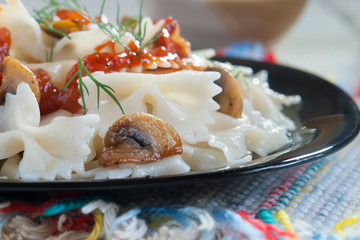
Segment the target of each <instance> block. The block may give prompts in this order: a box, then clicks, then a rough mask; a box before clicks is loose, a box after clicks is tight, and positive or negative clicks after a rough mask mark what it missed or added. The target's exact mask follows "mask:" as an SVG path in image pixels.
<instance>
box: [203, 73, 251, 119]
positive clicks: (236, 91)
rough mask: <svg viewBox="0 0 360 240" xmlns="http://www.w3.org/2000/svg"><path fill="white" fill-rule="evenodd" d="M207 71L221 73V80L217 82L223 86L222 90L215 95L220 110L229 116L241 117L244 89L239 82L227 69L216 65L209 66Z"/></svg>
mask: <svg viewBox="0 0 360 240" xmlns="http://www.w3.org/2000/svg"><path fill="white" fill-rule="evenodd" d="M205 71H216V72H219V73H220V74H221V77H220V79H219V80H216V81H215V83H216V84H217V85H219V86H220V87H221V88H222V92H221V93H219V94H218V95H216V96H215V97H214V100H215V101H216V102H217V103H218V104H219V105H220V109H219V110H218V111H219V112H221V113H224V114H227V115H229V116H232V117H235V118H240V117H241V114H242V109H243V97H244V98H245V96H242V95H243V91H242V89H241V86H240V85H239V83H238V82H237V81H236V80H235V78H234V77H233V76H231V74H230V73H229V72H228V71H226V70H225V69H223V68H221V67H218V66H214V67H208V68H206V69H205Z"/></svg>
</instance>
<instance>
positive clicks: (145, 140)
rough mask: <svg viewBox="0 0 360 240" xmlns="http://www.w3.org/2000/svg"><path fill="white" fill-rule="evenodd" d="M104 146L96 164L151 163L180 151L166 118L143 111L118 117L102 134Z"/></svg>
mask: <svg viewBox="0 0 360 240" xmlns="http://www.w3.org/2000/svg"><path fill="white" fill-rule="evenodd" d="M104 144H105V150H104V151H102V152H101V153H100V155H99V164H100V165H101V166H103V167H110V166H113V165H116V164H123V163H150V162H155V161H158V160H160V159H162V158H165V157H169V156H172V155H176V154H181V153H182V151H183V150H182V144H181V139H180V137H179V135H178V133H177V132H176V130H175V129H174V128H173V127H172V126H170V125H169V124H167V123H166V122H165V121H163V120H161V119H159V118H157V117H155V116H153V115H150V114H146V113H134V114H132V115H129V116H124V117H122V118H120V119H119V120H117V121H116V122H115V123H114V124H113V125H112V126H111V127H110V128H109V130H108V131H107V133H106V135H105V138H104Z"/></svg>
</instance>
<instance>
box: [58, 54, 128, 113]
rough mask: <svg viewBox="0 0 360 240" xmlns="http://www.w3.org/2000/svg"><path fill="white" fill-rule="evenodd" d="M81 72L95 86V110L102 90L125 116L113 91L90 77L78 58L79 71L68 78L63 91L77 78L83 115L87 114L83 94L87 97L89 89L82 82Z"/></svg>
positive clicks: (98, 105) (98, 104)
mask: <svg viewBox="0 0 360 240" xmlns="http://www.w3.org/2000/svg"><path fill="white" fill-rule="evenodd" d="M82 71H84V72H85V74H86V75H87V76H88V77H89V78H90V79H91V80H92V81H93V82H94V83H95V85H96V89H97V108H98V109H99V107H100V90H101V89H102V90H103V91H104V92H105V93H107V94H108V95H109V96H110V97H111V98H112V99H113V100H114V101H115V103H116V104H117V105H118V106H119V108H120V110H121V112H122V113H123V114H124V115H125V112H124V109H123V108H122V106H121V104H120V102H119V100H118V99H117V98H116V97H115V95H114V93H115V90H114V89H112V88H111V87H110V86H108V85H106V84H103V83H101V82H99V81H98V80H97V79H96V78H94V76H93V75H91V73H90V72H89V70H88V69H87V68H86V67H85V65H84V63H83V61H82V59H81V58H79V69H78V71H77V72H76V73H75V74H74V75H73V76H72V77H71V78H70V80H69V81H68V82H67V83H66V85H65V87H64V90H65V89H66V88H67V87H68V86H69V84H70V83H71V82H72V81H74V79H75V78H76V77H78V79H79V90H80V95H81V100H82V102H83V106H84V111H85V113H86V112H87V108H86V102H85V94H84V93H85V92H86V94H87V95H88V96H89V95H90V93H89V89H88V88H87V86H86V84H85V83H84V81H83V76H82Z"/></svg>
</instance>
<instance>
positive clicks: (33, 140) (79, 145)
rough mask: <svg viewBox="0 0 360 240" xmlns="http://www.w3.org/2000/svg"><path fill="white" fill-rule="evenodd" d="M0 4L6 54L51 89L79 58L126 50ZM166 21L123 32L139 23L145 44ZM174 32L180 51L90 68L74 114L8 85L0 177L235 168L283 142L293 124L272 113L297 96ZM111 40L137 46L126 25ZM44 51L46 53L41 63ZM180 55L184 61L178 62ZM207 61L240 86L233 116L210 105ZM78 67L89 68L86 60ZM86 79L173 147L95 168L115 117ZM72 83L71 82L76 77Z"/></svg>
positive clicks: (91, 29) (112, 106)
mask: <svg viewBox="0 0 360 240" xmlns="http://www.w3.org/2000/svg"><path fill="white" fill-rule="evenodd" d="M0 8H1V11H0V27H1V28H6V29H7V30H8V32H10V34H11V47H10V48H9V52H8V54H7V55H8V57H11V58H13V59H17V60H18V61H19V62H21V64H23V65H24V66H26V67H27V68H29V69H31V70H32V71H33V72H34V73H35V72H39V69H41V71H43V72H45V73H47V74H48V75H49V76H50V81H51V84H52V85H53V86H55V87H56V89H60V90H62V89H64V87H65V85H66V83H67V80H68V77H69V72H71V70H73V69H74V66H78V65H77V64H78V60H79V58H82V59H89V57H87V56H93V55H91V54H94V53H95V52H102V53H104V52H109V53H110V52H111V53H114V52H116V54H118V55H117V56H120V57H121V56H122V55H121V54H124V52H127V53H129V51H130V50H128V49H127V48H126V46H123V45H121V44H119V42H112V45H111V44H108V43H109V40H111V39H109V36H108V35H107V34H105V33H104V31H102V30H101V28H100V27H99V26H98V25H97V24H95V23H89V24H88V25H87V27H86V29H82V30H80V31H74V32H70V33H69V34H68V35H69V36H70V37H71V38H68V37H64V36H61V37H55V36H54V35H52V34H49V32H48V31H44V29H42V26H41V24H39V23H38V22H37V21H35V19H34V18H33V17H32V16H31V14H30V13H29V12H28V11H27V10H26V9H25V7H24V6H23V4H22V3H21V1H19V0H7V2H6V4H1V5H0ZM166 21H167V20H166V19H163V20H159V21H152V20H151V19H150V18H143V19H142V21H138V25H137V26H132V29H133V30H134V31H138V30H139V28H140V29H145V28H146V33H145V34H144V35H143V43H146V42H149V41H150V40H151V38H152V37H153V36H157V35H159V33H161V32H162V33H163V35H160V37H159V39H160V38H162V37H166V33H168V32H166V31H165V30H164V29H170V28H168V26H175V29H177V28H176V26H177V25H176V24H175V23H176V22H175V21H173V20H171V21H170V22H169V23H168V22H166ZM168 21H169V20H168ZM169 31H170V30H169ZM174 32H175V34H178V32H177V33H176V30H174ZM143 33H144V32H143ZM174 36H175V37H174V38H172V39H171V40H172V41H173V42H171V44H177V46H182V47H183V48H182V49H181V50H182V52H181V53H180V52H171V51H172V50H168V53H167V55H166V56H165V57H159V58H156V59H155V58H152V59H155V60H153V62H151V63H150V64H147V65H138V66H131V65H129V66H126V67H123V68H121V69H119V70H118V71H107V70H97V69H95V70H93V71H91V77H90V76H89V75H86V74H84V75H83V76H82V78H81V81H82V83H83V84H84V85H85V86H86V88H87V90H86V91H85V94H84V95H82V96H80V95H78V96H77V98H76V104H78V105H79V106H80V107H81V109H80V110H79V111H77V112H71V111H69V110H68V109H66V108H61V107H60V108H59V109H56V110H55V111H52V112H51V111H49V112H48V113H46V114H44V113H43V112H42V111H43V110H42V109H43V108H41V107H40V105H41V104H43V103H42V102H41V100H40V103H39V102H38V101H37V99H36V97H35V95H34V92H33V90H32V88H31V87H30V85H29V84H28V83H26V82H21V81H20V83H18V85H17V87H16V91H14V92H7V93H6V96H5V99H4V103H3V105H0V159H2V160H1V162H2V166H1V171H0V174H1V178H2V179H17V180H22V181H35V180H48V181H52V180H79V179H118V178H127V177H145V176H149V175H150V176H162V175H174V174H182V173H186V172H189V171H198V170H199V171H203V170H205V171H206V170H210V169H216V168H220V167H225V166H232V165H238V164H245V163H247V162H249V161H251V160H252V154H253V153H256V154H257V155H260V156H265V155H267V154H269V153H271V152H273V151H276V150H277V149H279V148H281V147H283V146H285V145H286V144H288V143H289V139H288V136H287V133H288V131H289V130H293V129H294V128H295V124H294V123H293V121H291V120H290V119H288V118H287V117H286V116H285V115H284V114H283V113H282V112H281V109H282V105H292V104H297V103H299V101H300V98H299V97H298V96H284V95H282V94H279V93H276V92H274V91H272V90H271V89H269V86H268V84H267V81H266V78H267V76H266V73H265V72H260V73H257V74H252V73H251V72H248V71H244V70H243V68H241V67H238V66H232V65H230V64H220V63H214V62H211V61H209V60H206V59H205V58H204V57H202V56H201V55H196V54H195V53H191V52H190V49H189V45H188V43H187V42H186V40H185V39H182V38H181V37H180V36H179V35H174ZM121 39H122V41H123V42H124V43H125V45H127V46H131V44H132V43H137V42H136V41H137V39H136V38H134V36H133V35H132V34H131V31H129V32H127V33H126V34H124V35H122V36H121ZM162 39H165V38H162ZM140 44H141V43H140ZM156 44H159V40H158V39H155V41H154V43H152V44H149V45H148V46H146V47H144V48H142V46H139V44H138V43H137V46H138V47H139V49H140V50H139V55H138V56H142V55H141V54H142V52H141V51H143V52H144V53H145V52H146V51H148V52H151V50H153V49H155V46H157V45H156ZM171 44H169V45H166V46H172V45H171ZM99 46H101V47H100V48H99ZM95 49H97V50H95ZM99 49H100V50H99ZM158 49H160V50H161V49H164V48H163V46H160V47H159V48H158ZM132 51H133V52H131V51H130V53H132V54H138V53H137V51H134V50H133V49H132ZM46 53H47V54H46ZM50 53H51V56H52V59H51V61H47V58H46V56H49V54H50ZM181 54H183V55H184V57H181V58H179V56H180V55H181ZM174 59H175V60H177V61H175V60H174ZM178 59H180V60H179V61H178ZM189 62H190V64H189ZM15 63H16V62H15ZM16 64H17V63H16ZM214 65H216V66H221V67H222V68H226V69H227V71H228V72H229V73H230V74H232V75H233V76H236V77H234V78H235V79H236V81H237V82H238V84H239V85H241V86H242V88H243V89H244V90H243V91H245V94H243V95H242V104H243V106H242V112H241V117H233V116H230V115H228V114H225V113H222V112H220V111H218V110H219V108H220V106H219V103H218V102H216V101H215V100H214V97H215V96H217V95H218V94H220V93H221V92H222V88H221V87H220V86H219V85H218V84H216V83H215V81H217V80H218V79H219V78H220V77H221V74H220V73H219V72H217V71H203V70H204V69H205V68H206V67H208V66H214ZM4 66H5V65H4ZM5 67H6V66H5ZM86 67H87V68H88V69H90V68H89V67H90V65H87V66H86ZM78 68H79V66H78ZM75 70H76V69H75ZM247 70H248V69H247ZM3 74H5V71H4V73H3ZM92 78H95V79H96V80H97V81H98V82H100V83H102V84H104V85H106V86H109V87H111V89H113V95H114V97H115V98H116V99H117V100H118V101H119V103H120V104H121V106H122V108H123V110H124V113H125V115H126V116H129V115H132V114H136V113H148V114H151V115H153V116H156V117H157V118H159V119H161V120H162V121H164V122H166V123H167V124H169V125H170V126H172V127H173V128H174V129H175V130H176V132H177V134H178V136H179V137H180V139H181V147H182V153H181V154H173V155H171V156H166V157H164V158H161V159H159V160H156V161H151V162H146V163H142V162H139V163H137V162H131V161H130V162H129V161H128V162H124V163H121V164H114V165H113V166H109V167H103V166H101V165H100V164H99V154H100V153H101V152H102V151H103V150H104V139H105V136H106V134H107V132H108V130H109V127H110V126H111V125H112V124H114V123H115V122H116V121H117V120H118V119H120V118H122V117H123V116H124V114H123V112H122V110H121V108H119V106H118V104H117V102H116V101H114V99H113V97H112V96H111V95H108V94H106V93H104V92H101V93H100V94H99V99H98V98H97V96H98V88H97V87H98V86H97V84H96V83H95V82H94V81H93V80H92ZM66 79H67V80H66ZM3 82H4V76H3ZM73 82H74V83H76V84H78V85H79V84H80V83H79V82H80V79H78V80H76V79H75V80H74V81H73ZM74 83H71V84H74ZM52 85H51V86H52ZM78 85H76V86H78ZM69 86H70V85H69ZM78 89H79V88H77V90H76V91H78ZM60 90H59V91H60ZM65 93H67V92H66V90H64V94H65ZM42 97H43V95H41V97H40V98H42ZM82 97H83V99H82ZM84 103H86V112H85V111H84V108H83V107H84ZM45 104H46V103H45Z"/></svg>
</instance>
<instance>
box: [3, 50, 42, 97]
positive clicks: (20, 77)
mask: <svg viewBox="0 0 360 240" xmlns="http://www.w3.org/2000/svg"><path fill="white" fill-rule="evenodd" d="M21 82H25V83H27V84H28V85H29V87H30V89H31V90H32V92H33V93H34V95H35V98H36V100H37V101H38V103H39V102H40V87H39V81H38V80H37V78H36V76H35V74H34V73H33V72H32V71H31V70H30V69H29V68H28V67H27V66H25V65H24V64H22V63H21V62H20V61H19V60H17V59H15V58H12V57H5V58H4V61H3V77H2V84H1V86H0V104H4V101H5V95H6V93H8V92H10V93H13V94H15V93H16V89H17V86H18V85H19V83H21Z"/></svg>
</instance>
